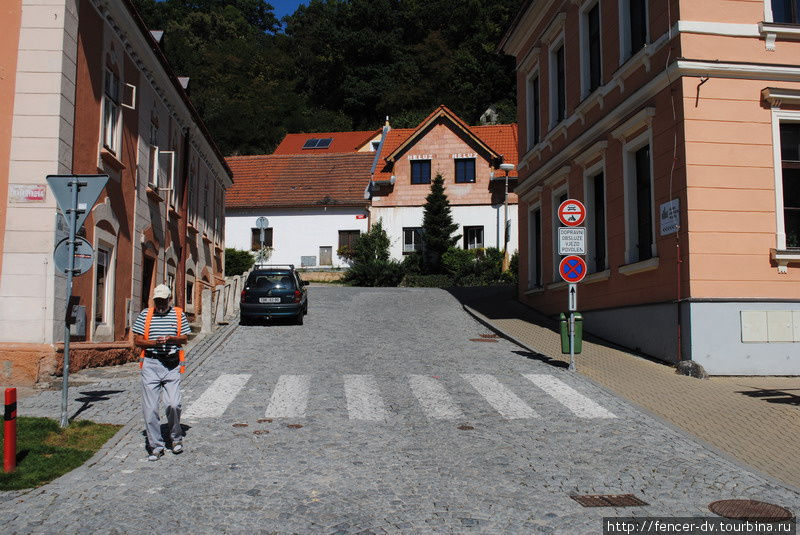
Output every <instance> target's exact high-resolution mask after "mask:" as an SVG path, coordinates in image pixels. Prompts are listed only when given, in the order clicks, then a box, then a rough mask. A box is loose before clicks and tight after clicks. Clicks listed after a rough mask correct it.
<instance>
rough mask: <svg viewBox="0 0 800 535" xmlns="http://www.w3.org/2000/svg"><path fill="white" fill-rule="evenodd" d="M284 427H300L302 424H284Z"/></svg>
mask: <svg viewBox="0 0 800 535" xmlns="http://www.w3.org/2000/svg"><path fill="white" fill-rule="evenodd" d="M286 427H288V428H289V429H300V428H301V427H303V426H302V425H300V424H286Z"/></svg>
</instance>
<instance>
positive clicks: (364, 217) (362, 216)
mask: <svg viewBox="0 0 800 535" xmlns="http://www.w3.org/2000/svg"><path fill="white" fill-rule="evenodd" d="M366 218H367V216H366V215H364V214H358V215H357V216H356V219H366Z"/></svg>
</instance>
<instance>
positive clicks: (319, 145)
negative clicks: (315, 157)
mask: <svg viewBox="0 0 800 535" xmlns="http://www.w3.org/2000/svg"><path fill="white" fill-rule="evenodd" d="M332 141H333V138H331V137H326V138H311V139H309V140H308V141H306V143H305V145H303V148H304V149H327V148H328V147H330V146H331V142H332Z"/></svg>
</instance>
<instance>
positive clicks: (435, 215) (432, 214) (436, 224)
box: [422, 173, 461, 273]
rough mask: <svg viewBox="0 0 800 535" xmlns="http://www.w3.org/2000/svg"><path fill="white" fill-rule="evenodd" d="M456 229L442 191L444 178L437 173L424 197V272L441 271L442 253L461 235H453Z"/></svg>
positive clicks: (445, 196) (448, 202) (448, 203)
mask: <svg viewBox="0 0 800 535" xmlns="http://www.w3.org/2000/svg"><path fill="white" fill-rule="evenodd" d="M456 230H458V225H457V224H456V223H454V222H453V216H452V215H451V214H450V201H449V200H448V199H447V195H446V194H445V192H444V178H442V175H441V173H437V174H436V176H435V177H434V179H433V181H432V182H431V192H430V193H429V194H428V196H427V197H426V198H425V206H424V208H423V216H422V244H423V246H422V261H423V268H424V271H425V272H426V273H441V272H442V255H443V254H444V253H445V252H447V250H448V249H450V248H451V247H453V246H454V245H455V244H456V243H458V239H459V238H460V237H461V235H457V236H453V233H454V232H455V231H456Z"/></svg>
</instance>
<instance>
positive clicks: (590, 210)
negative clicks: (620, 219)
mask: <svg viewBox="0 0 800 535" xmlns="http://www.w3.org/2000/svg"><path fill="white" fill-rule="evenodd" d="M600 173H603V214H605V218H606V220H605V227H604V228H605V240H604V241H605V250H606V257H605V263H604V264H603V265H602V266H600V267H599V269H597V270H596V271H591V267H592V266H593V265H594V262H587V264H589V268H590V270H589V272H590V273H599V272H602V271H605V270H606V269H608V266H609V263H608V174H607V173H606V159H605V157H603V158H601V159H600V160H599V161H598V162H597V163H595V164H594V165H592V166H590V167H587V168H585V169H584V171H583V204H584V206H586V222H585V226H586V258H587V260H589V259H593V258H594V256H595V253H596V251H595V250H594V242H595V232H596V230H597V224H596V222H595V220H594V219H595V206H594V182H593V181H592V179H593V178H594V177H595V176H597V175H598V174H600Z"/></svg>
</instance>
